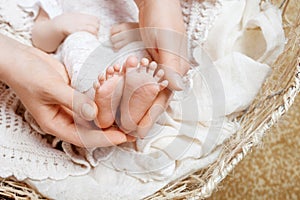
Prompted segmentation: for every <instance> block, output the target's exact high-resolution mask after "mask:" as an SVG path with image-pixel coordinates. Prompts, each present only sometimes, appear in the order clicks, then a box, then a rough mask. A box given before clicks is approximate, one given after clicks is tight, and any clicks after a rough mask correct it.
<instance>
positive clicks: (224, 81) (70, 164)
mask: <svg viewBox="0 0 300 200" xmlns="http://www.w3.org/2000/svg"><path fill="white" fill-rule="evenodd" d="M1 1H4V0H1ZM99 1H100V0H99ZM22 2H25V1H22ZM35 2H36V1H35ZM39 2H42V1H39ZM61 2H62V1H61ZM65 2H67V3H70V4H71V3H74V4H76V3H75V1H71V0H70V1H65ZM80 2H81V4H80V5H77V7H76V8H77V9H80V10H85V9H87V8H88V9H91V13H93V12H95V10H96V7H94V6H91V7H90V4H88V2H89V3H91V5H94V3H97V2H98V1H83V0H82V1H80ZM101 2H102V1H101ZM103 2H104V3H103V5H107V6H108V7H113V6H112V5H115V4H118V3H119V4H120V6H119V7H118V10H117V11H118V12H113V9H114V8H109V9H108V10H110V12H107V13H106V14H107V16H106V17H107V18H109V17H114V21H113V22H111V24H113V23H119V22H123V20H121V18H123V17H124V16H125V15H126V17H127V18H126V17H125V18H126V19H128V20H133V21H134V20H136V19H137V10H134V9H133V10H131V5H132V6H133V7H134V2H131V1H121V0H119V1H103ZM113 2H114V3H113ZM123 3H124V4H123ZM131 3H132V4H131ZM181 3H182V7H183V14H184V20H185V22H186V25H187V34H188V37H189V40H190V41H189V44H190V45H189V46H190V48H191V49H193V50H192V54H193V58H194V61H195V62H196V63H197V67H195V68H194V69H193V70H191V71H190V72H189V75H188V76H189V78H190V80H191V85H190V86H191V88H190V89H189V90H188V91H184V92H178V93H176V94H175V97H174V99H173V100H172V101H171V103H170V106H169V107H168V109H167V110H166V112H165V113H164V114H163V115H162V116H161V117H160V119H159V120H158V122H157V123H156V124H155V125H154V127H153V129H152V130H151V131H150V133H149V137H148V138H147V139H145V140H140V139H139V140H138V141H137V144H136V147H132V146H131V145H129V144H125V145H121V146H119V147H108V148H97V149H81V148H76V147H74V146H72V145H70V144H68V143H65V142H63V143H62V145H61V147H62V150H63V151H58V150H56V149H54V148H52V147H51V145H50V144H49V143H48V142H47V141H45V138H41V136H40V135H39V134H37V133H39V132H41V131H40V130H38V126H36V125H35V122H34V120H33V119H32V118H31V116H30V115H29V114H28V113H27V114H26V115H25V118H26V120H27V121H26V122H22V124H25V125H23V127H25V128H24V129H23V130H26V131H22V132H13V131H12V130H11V129H9V131H8V129H7V128H6V127H5V126H2V124H0V128H1V130H2V132H1V133H0V152H6V154H7V155H10V156H9V157H10V159H9V158H8V157H3V156H0V163H3V164H2V166H1V167H0V176H1V177H8V176H11V175H14V176H15V177H16V178H18V179H20V180H24V179H25V181H26V182H27V183H29V184H30V185H32V186H34V187H35V188H37V189H38V190H39V191H40V192H42V194H44V195H46V196H48V197H49V198H54V199H99V198H101V199H112V198H113V199H141V198H144V197H146V196H148V195H150V194H152V193H153V192H155V191H157V190H159V189H160V188H162V187H164V186H165V185H166V184H168V183H169V182H170V181H173V180H176V179H177V178H179V177H182V176H183V175H185V174H186V173H190V172H193V171H195V170H198V169H199V168H204V167H206V166H207V165H209V164H210V163H212V162H214V161H215V160H216V159H217V157H218V155H219V153H220V151H221V149H222V148H221V146H220V145H221V144H222V143H223V142H224V140H226V139H227V138H229V137H230V136H231V135H232V134H233V133H235V132H236V130H238V128H239V124H238V122H235V121H231V120H229V118H227V116H230V115H231V114H234V113H235V112H239V111H241V110H243V109H245V108H247V107H248V106H249V103H250V102H251V101H252V99H253V98H254V96H255V95H256V94H257V92H258V90H259V88H260V87H261V85H262V83H263V82H264V80H265V78H266V77H267V75H268V74H269V73H270V67H269V64H270V63H272V62H274V61H275V58H276V57H277V56H278V55H279V53H280V52H281V51H282V49H283V44H284V35H283V30H282V26H281V17H280V12H279V11H278V10H277V9H276V8H274V7H273V6H271V5H270V4H269V3H264V4H262V5H260V4H259V1H258V0H243V1H241V0H207V1H196V0H182V1H181ZM21 4H22V6H23V8H24V10H25V11H26V12H29V10H28V9H29V8H30V9H33V10H34V9H35V10H36V5H38V6H42V7H43V6H45V5H44V4H42V3H40V4H35V3H34V4H26V5H27V7H26V5H25V3H21ZM28 5H29V6H28ZM30 5H31V6H30ZM51 5H52V4H51ZM61 5H62V6H63V5H64V4H61ZM68 5H69V4H68ZM121 5H123V6H121ZM124 5H128V6H124ZM25 7H26V8H25ZM49 7H51V6H49ZM43 8H44V9H45V10H46V7H43ZM62 8H63V7H62ZM103 8H104V7H102V8H101V9H103ZM128 8H130V9H128ZM250 8H251V9H250ZM93 9H94V10H93ZM99 9H100V8H99ZM135 9H136V8H135ZM19 12H20V11H19ZM22 12H23V11H22ZM62 12H63V9H62ZM4 13H6V14H7V12H4ZM32 13H36V12H32ZM55 13H56V14H57V13H59V10H57V11H55V12H54V11H53V12H51V14H50V11H48V14H49V16H55V15H56V14H55ZM91 13H89V14H91ZM118 13H121V14H120V16H122V17H120V18H118V17H116V16H114V15H116V14H117V15H118ZM0 14H1V9H0ZM233 14H234V15H233ZM35 15H36V14H35ZM111 15H112V16H111ZM123 15H124V16H123ZM271 16H272V17H271ZM5 19H6V18H5ZM14 20H15V19H14ZM100 20H101V19H100ZM118 20H119V21H118ZM7 21H9V17H8V19H7ZM108 21H110V20H109V19H108ZM103 23H104V22H103ZM105 23H106V22H105ZM109 23H110V22H107V24H109ZM269 24H274V26H272V27H270V26H269ZM101 25H102V24H101ZM224 25H226V26H224ZM109 26H110V25H107V26H106V25H103V27H106V28H103V29H105V30H102V31H103V32H106V33H108V32H109V30H108V29H109ZM257 27H259V28H257ZM270 29H272V31H270ZM260 30H263V31H260ZM100 31H101V27H100ZM24 32H26V31H24ZM270 32H272V34H271V33H270ZM81 34H85V33H78V34H73V35H71V36H70V37H69V38H68V39H70V40H68V39H67V40H66V41H65V44H68V45H65V46H64V45H63V46H62V48H61V49H60V50H61V54H62V55H63V54H65V59H66V60H65V61H68V62H69V60H71V59H69V60H68V56H70V57H72V58H73V57H75V56H76V55H77V53H78V52H80V51H79V48H77V47H82V48H88V47H85V45H90V44H89V43H86V42H87V41H92V39H91V38H90V35H88V34H87V35H86V37H85V36H84V37H85V38H87V39H86V40H80V39H79V38H81ZM104 35H105V34H104ZM255 35H259V36H260V39H259V41H264V42H263V43H261V44H260V45H262V47H263V48H262V49H264V51H262V52H260V53H257V52H256V51H255V49H250V50H249V49H248V48H247V49H246V48H245V45H246V44H247V45H249V44H255V43H256V39H257V37H256V36H255ZM246 36H247V37H246ZM248 36H249V37H248ZM72 38H73V39H72ZM103 38H104V37H103ZM245 38H248V39H245ZM76 40H77V42H76ZM103 41H104V44H105V41H107V39H103ZM68 42H69V43H68ZM91 43H92V42H91ZM263 44H265V45H263ZM132 45H133V47H132V48H136V46H134V45H137V47H138V46H139V44H132ZM76 46H77V47H76ZM73 47H76V48H77V49H78V51H77V50H76V51H73ZM108 47H109V46H104V47H103V49H102V50H103V51H105V53H107V55H111V52H110V50H109V48H108ZM202 47H203V49H204V50H203V49H202ZM76 48H75V49H76ZM93 48H96V47H93ZM83 52H85V50H83ZM100 52H101V51H100ZM87 55H88V54H87ZM95 55H97V52H96V54H95ZM91 61H93V58H91ZM81 62H85V61H84V60H83V61H81ZM91 63H92V62H91ZM198 65H199V66H198ZM72 70H73V69H72ZM72 70H71V69H68V71H69V73H70V72H72ZM85 71H87V70H85ZM85 71H84V72H85ZM72 73H73V74H74V72H72ZM80 74H81V73H80ZM83 74H84V73H83ZM88 76H89V74H88V73H87V74H86V76H85V75H84V76H82V79H81V78H80V80H82V83H81V84H80V87H82V88H81V89H82V91H84V90H86V88H88V87H90V85H89V84H90V82H91V80H92V79H93V77H92V76H91V77H90V79H91V80H87V81H86V82H85V81H84V79H83V78H84V77H88ZM87 79H89V77H88V78H87ZM85 85H87V86H86V87H85ZM80 87H79V89H80ZM0 89H1V91H3V92H2V93H1V97H2V98H4V99H7V101H8V100H9V99H11V98H16V97H14V95H13V92H12V91H7V90H5V86H4V85H3V87H1V88H0ZM5 91H7V92H5ZM6 104H7V102H4V103H3V106H0V108H1V109H2V112H1V113H5V112H11V113H12V115H13V114H14V115H13V116H16V118H18V119H19V120H22V118H21V117H18V115H15V111H16V110H17V108H18V107H19V105H18V103H15V104H13V105H12V106H7V107H6V108H4V106H5V105H6ZM5 109H6V111H5ZM7 110H8V111H7ZM1 113H0V114H1ZM29 124H30V126H29ZM29 132H30V134H29ZM18 134H19V135H21V136H22V138H23V139H22V141H21V142H20V141H19V140H18V138H19V137H18ZM15 141H19V142H17V143H16V142H15ZM24 144H25V145H24ZM37 149H39V151H38V152H37ZM26 152H27V154H28V155H27V154H26ZM28 152H33V153H30V156H29V153H28ZM49 152H51V153H49ZM18 154H22V155H26V158H28V159H24V160H23V159H18V160H17V161H15V160H14V159H11V157H12V155H13V156H15V157H17V155H18ZM23 157H25V156H23ZM18 158H19V157H18ZM28 160H30V161H31V162H29V161H28ZM40 162H42V163H40ZM20 164H22V166H23V167H22V169H20V168H19V167H18V166H19V165H20ZM50 166H51V167H50ZM33 169H38V170H33ZM32 171H35V172H34V173H33V172H32Z"/></svg>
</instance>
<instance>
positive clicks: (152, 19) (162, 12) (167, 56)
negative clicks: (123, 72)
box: [136, 0, 189, 90]
mask: <svg viewBox="0 0 300 200" xmlns="http://www.w3.org/2000/svg"><path fill="white" fill-rule="evenodd" d="M136 4H137V5H138V8H139V27H140V33H141V37H142V40H143V42H144V43H145V45H146V47H147V48H148V50H149V52H150V54H151V56H152V57H153V58H154V60H155V61H156V62H158V64H159V65H160V68H162V69H164V71H165V79H167V80H168V81H169V85H168V87H169V88H170V89H171V90H182V89H184V83H183V80H182V76H184V75H185V74H186V73H187V71H188V70H189V63H188V58H187V57H188V56H187V36H186V28H185V25H184V21H183V16H182V8H181V5H180V2H179V0H160V1H157V0H136Z"/></svg>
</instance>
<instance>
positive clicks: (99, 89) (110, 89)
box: [94, 65, 124, 128]
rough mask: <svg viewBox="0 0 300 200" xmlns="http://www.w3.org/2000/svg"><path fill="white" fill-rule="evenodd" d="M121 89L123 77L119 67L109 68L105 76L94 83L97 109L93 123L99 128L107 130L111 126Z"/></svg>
mask: <svg viewBox="0 0 300 200" xmlns="http://www.w3.org/2000/svg"><path fill="white" fill-rule="evenodd" d="M123 87H124V77H123V72H122V71H121V70H120V66H119V65H114V66H113V67H109V68H108V69H107V70H106V75H101V76H99V78H98V81H97V82H95V83H94V89H95V103H96V104H97V107H98V115H97V119H96V121H95V123H96V124H97V126H99V127H100V128H108V127H110V126H112V125H113V123H114V121H115V116H116V112H117V108H118V106H119V104H120V100H121V97H122V92H123Z"/></svg>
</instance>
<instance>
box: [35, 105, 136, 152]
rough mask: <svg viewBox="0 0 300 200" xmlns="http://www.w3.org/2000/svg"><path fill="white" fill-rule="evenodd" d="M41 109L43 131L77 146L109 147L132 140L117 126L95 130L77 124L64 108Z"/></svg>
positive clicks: (39, 118) (39, 122) (39, 121)
mask: <svg viewBox="0 0 300 200" xmlns="http://www.w3.org/2000/svg"><path fill="white" fill-rule="evenodd" d="M40 111H42V112H41V114H40V115H39V116H38V120H37V122H38V124H39V125H40V126H41V128H42V130H43V131H45V132H46V133H49V134H51V135H54V136H56V137H58V138H60V139H61V140H63V141H66V142H69V143H71V144H74V145H76V146H80V147H86V148H93V147H107V146H113V145H118V144H121V143H124V142H127V141H128V140H132V139H131V138H127V136H126V135H125V134H124V133H122V132H121V131H120V130H118V129H116V128H111V129H107V130H93V129H89V128H86V127H84V126H80V125H78V124H75V123H74V120H73V117H72V116H70V115H68V114H67V112H65V110H64V109H62V108H59V109H57V108H52V107H44V108H43V109H41V110H40ZM52 116H54V117H53V118H52Z"/></svg>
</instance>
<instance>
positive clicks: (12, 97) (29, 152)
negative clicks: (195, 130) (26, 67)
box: [0, 0, 217, 180]
mask: <svg viewBox="0 0 300 200" xmlns="http://www.w3.org/2000/svg"><path fill="white" fill-rule="evenodd" d="M212 2H213V3H211V2H209V3H207V5H206V4H205V5H203V6H202V7H201V4H203V3H202V1H195V0H183V1H182V6H183V13H184V21H185V23H186V26H187V32H188V36H189V38H190V40H191V43H193V42H195V41H204V40H205V39H206V36H207V32H208V29H209V27H211V26H212V22H213V20H214V18H215V14H213V15H214V16H213V17H211V16H209V15H210V14H209V13H210V10H212V11H214V12H213V13H217V12H215V10H216V9H215V7H216V6H215V5H216V3H215V1H212ZM203 8H205V9H206V11H204V10H201V9H203ZM11 13H14V15H12V14H11ZM199 16H201V17H200V18H199ZM205 19H206V20H205ZM33 20H34V17H33V16H30V13H26V12H24V11H23V10H22V9H21V8H19V7H18V6H17V5H16V1H10V0H0V22H1V23H0V33H2V34H4V35H7V36H9V37H12V38H14V39H16V40H18V41H19V42H22V43H24V44H26V45H31V41H30V39H31V27H32V25H33ZM201 20H203V21H201ZM201 23H202V24H201ZM197 24H201V25H202V26H197ZM196 27H198V28H197V30H200V31H198V32H197V33H195V30H196ZM197 36H198V37H197ZM193 38H194V39H193ZM195 38H196V39H195ZM197 38H198V39H197ZM190 46H192V45H190ZM25 120H27V122H26V121H25ZM29 124H31V125H29ZM0 131H1V132H0V152H1V153H0V163H1V167H0V176H1V177H9V176H15V177H16V178H17V179H19V180H23V179H25V178H32V179H37V180H41V179H46V178H51V179H56V180H58V179H64V178H65V177H67V176H69V175H83V174H86V173H88V172H89V171H90V169H91V165H97V164H98V161H99V160H95V161H94V162H91V158H89V157H92V155H88V154H87V152H86V151H85V150H82V149H78V148H74V147H73V146H72V145H70V144H67V143H63V144H62V147H61V148H62V149H63V151H60V150H57V149H55V148H53V147H52V144H55V145H56V144H58V143H57V140H54V141H53V140H52V141H51V142H49V141H48V140H47V136H43V135H42V134H41V133H42V131H41V130H40V129H39V128H38V126H37V124H36V123H35V122H34V120H33V119H32V117H31V116H30V114H29V113H25V114H24V108H22V106H21V104H20V101H19V99H18V97H17V96H16V94H15V93H14V92H13V91H11V89H9V88H8V87H7V86H6V85H5V84H3V83H0ZM106 153H107V152H97V151H96V152H94V154H99V155H106ZM94 156H95V155H93V157H94ZM96 157H101V159H105V158H106V157H105V156H104V157H103V156H98V155H97V156H96ZM87 160H89V161H90V162H91V163H89V162H88V161H87ZM32 169H36V170H32Z"/></svg>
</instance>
